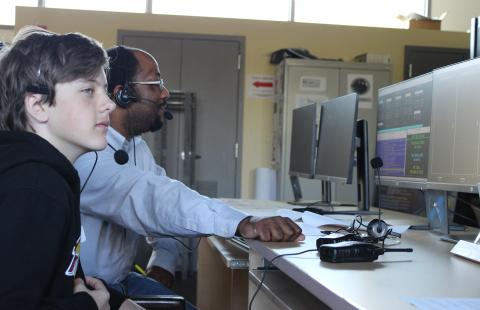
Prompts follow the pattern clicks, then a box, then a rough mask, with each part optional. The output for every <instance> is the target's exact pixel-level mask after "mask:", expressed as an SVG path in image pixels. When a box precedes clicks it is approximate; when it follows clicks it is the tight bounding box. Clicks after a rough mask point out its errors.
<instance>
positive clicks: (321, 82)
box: [300, 76, 327, 93]
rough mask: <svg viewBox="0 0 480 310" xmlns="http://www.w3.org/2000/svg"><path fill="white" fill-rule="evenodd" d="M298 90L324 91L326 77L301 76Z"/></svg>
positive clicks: (325, 88)
mask: <svg viewBox="0 0 480 310" xmlns="http://www.w3.org/2000/svg"><path fill="white" fill-rule="evenodd" d="M300 90H305V91H315V92H320V93H322V92H325V91H326V90H327V79H326V78H325V77H323V76H302V77H300Z"/></svg>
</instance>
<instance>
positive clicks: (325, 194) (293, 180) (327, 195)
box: [287, 175, 332, 207]
mask: <svg viewBox="0 0 480 310" xmlns="http://www.w3.org/2000/svg"><path fill="white" fill-rule="evenodd" d="M327 183H328V184H327ZM290 184H291V185H292V191H293V198H294V201H288V202H287V203H288V204H291V205H296V206H305V207H311V206H319V207H332V203H331V188H330V186H331V185H330V182H329V181H322V200H318V201H302V198H303V195H302V188H301V186H300V181H299V180H298V176H296V175H291V176H290Z"/></svg>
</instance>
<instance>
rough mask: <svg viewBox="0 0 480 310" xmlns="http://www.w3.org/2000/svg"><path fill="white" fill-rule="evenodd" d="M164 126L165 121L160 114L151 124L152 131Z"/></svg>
mask: <svg viewBox="0 0 480 310" xmlns="http://www.w3.org/2000/svg"><path fill="white" fill-rule="evenodd" d="M162 127H163V121H162V119H161V118H160V116H157V118H156V119H155V121H154V122H153V123H152V125H151V126H150V131H151V132H155V131H157V130H160V129H162Z"/></svg>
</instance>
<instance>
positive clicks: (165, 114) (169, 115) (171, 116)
mask: <svg viewBox="0 0 480 310" xmlns="http://www.w3.org/2000/svg"><path fill="white" fill-rule="evenodd" d="M163 116H164V117H165V118H166V119H168V120H171V119H172V118H173V114H172V113H170V111H165V112H163Z"/></svg>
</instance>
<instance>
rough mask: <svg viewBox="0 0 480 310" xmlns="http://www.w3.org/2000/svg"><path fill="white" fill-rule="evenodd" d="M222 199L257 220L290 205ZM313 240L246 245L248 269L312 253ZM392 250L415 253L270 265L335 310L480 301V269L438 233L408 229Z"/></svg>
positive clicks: (310, 257)
mask: <svg viewBox="0 0 480 310" xmlns="http://www.w3.org/2000/svg"><path fill="white" fill-rule="evenodd" d="M226 201H227V202H228V203H230V204H231V205H233V206H235V207H237V208H239V209H241V210H243V211H245V212H248V213H251V214H253V215H259V216H262V215H273V214H275V210H276V209H278V208H291V207H292V206H290V205H287V204H284V203H280V202H266V201H256V200H231V199H228V200H226ZM365 218H366V219H365ZM370 218H372V217H364V221H365V220H366V221H367V223H368V220H369V219H370ZM383 219H384V220H385V221H386V222H387V223H389V224H415V225H418V224H425V223H426V221H425V219H423V218H419V217H415V216H409V215H406V214H401V213H396V212H391V211H387V210H386V211H385V212H384V213H383ZM317 238H318V236H306V240H305V241H304V242H299V243H265V242H259V241H250V242H249V244H250V268H251V269H252V268H255V267H256V266H257V265H258V256H261V257H263V258H266V259H267V260H271V259H272V258H273V257H275V256H276V255H279V254H285V253H292V252H299V251H302V250H307V249H314V248H315V247H316V245H315V241H316V239H317ZM395 247H402V248H403V247H411V248H413V253H385V254H384V255H382V256H380V257H379V258H378V260H376V261H375V262H371V263H348V264H333V263H326V262H322V261H320V259H319V256H318V254H317V253H316V252H309V253H305V254H301V255H298V256H286V257H282V258H279V259H277V260H275V261H274V265H275V266H277V267H278V268H279V269H280V270H281V271H282V272H283V273H284V274H286V275H288V277H290V278H291V279H293V280H294V281H295V282H297V283H298V284H299V285H300V286H301V287H303V288H304V289H305V290H306V291H308V292H309V293H310V294H311V295H313V296H315V297H316V298H318V299H319V300H321V301H322V302H323V303H325V304H326V305H328V306H329V307H331V308H333V309H369V310H370V309H387V308H388V309H416V308H415V307H414V306H412V305H410V304H408V303H407V302H405V301H404V300H403V299H402V297H451V298H456V297H458V298H480V265H479V264H476V263H473V262H470V261H467V260H465V259H462V258H459V257H457V256H454V255H452V254H450V253H449V251H450V249H451V248H452V247H453V245H452V244H449V243H446V242H443V241H440V240H439V236H438V235H437V234H435V233H433V232H428V231H412V230H408V231H407V232H405V233H404V234H403V235H402V238H401V244H399V245H396V246H395ZM267 278H268V275H267ZM250 291H252V290H251V289H250ZM250 298H251V294H250V296H249V300H250ZM254 306H255V303H254ZM254 308H255V307H254ZM255 309H260V308H255Z"/></svg>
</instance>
